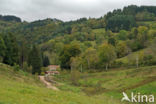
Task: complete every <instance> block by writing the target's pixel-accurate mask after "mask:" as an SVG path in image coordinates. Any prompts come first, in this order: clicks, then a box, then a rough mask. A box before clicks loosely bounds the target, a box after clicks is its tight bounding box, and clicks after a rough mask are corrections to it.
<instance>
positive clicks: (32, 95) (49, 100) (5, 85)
mask: <svg viewBox="0 0 156 104" xmlns="http://www.w3.org/2000/svg"><path fill="white" fill-rule="evenodd" d="M111 102H112V101H109V100H108V99H106V98H104V97H89V96H86V95H85V94H84V93H78V94H76V93H73V92H71V91H53V90H51V89H47V88H46V87H45V86H44V85H43V84H41V83H40V82H39V80H38V79H37V78H36V77H34V76H32V75H29V74H27V73H25V72H22V71H19V72H14V71H13V69H12V68H11V67H10V66H7V65H4V64H0V104H112V103H111ZM119 104H120V103H119Z"/></svg>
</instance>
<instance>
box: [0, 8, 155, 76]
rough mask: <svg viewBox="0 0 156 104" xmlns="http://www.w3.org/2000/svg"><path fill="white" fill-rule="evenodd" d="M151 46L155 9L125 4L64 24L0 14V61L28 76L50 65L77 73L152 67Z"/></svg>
mask: <svg viewBox="0 0 156 104" xmlns="http://www.w3.org/2000/svg"><path fill="white" fill-rule="evenodd" d="M155 48H156V6H136V5H130V6H127V7H124V8H123V9H116V10H114V11H112V12H108V13H107V14H106V15H104V16H102V17H100V18H88V19H87V18H81V19H78V20H75V21H69V22H63V21H61V20H58V19H50V18H48V19H45V20H37V21H34V22H26V21H21V19H20V18H18V17H15V16H2V15H0V62H3V63H5V64H9V65H12V66H15V67H16V69H17V70H18V69H19V68H18V67H21V68H22V69H23V70H25V71H29V72H32V73H33V74H35V73H39V74H41V72H42V71H43V70H44V69H43V68H41V67H42V66H44V67H46V66H48V65H49V64H57V65H61V68H62V69H77V70H80V71H84V70H89V71H93V70H102V69H106V70H108V69H109V68H115V67H139V66H147V65H156V50H155Z"/></svg>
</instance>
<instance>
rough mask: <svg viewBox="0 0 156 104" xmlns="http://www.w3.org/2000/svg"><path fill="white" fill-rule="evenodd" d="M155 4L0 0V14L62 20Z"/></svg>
mask: <svg viewBox="0 0 156 104" xmlns="http://www.w3.org/2000/svg"><path fill="white" fill-rule="evenodd" d="M131 4H135V5H155V6H156V0H0V14H2V15H16V16H18V17H20V18H21V19H22V20H26V21H33V20H38V19H45V18H57V19H60V20H63V21H69V20H75V19H78V18H81V17H87V18H88V17H100V16H103V15H104V14H106V13H107V12H108V11H112V10H113V9H117V8H123V7H124V6H127V5H131Z"/></svg>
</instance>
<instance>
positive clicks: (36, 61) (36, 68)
mask: <svg viewBox="0 0 156 104" xmlns="http://www.w3.org/2000/svg"><path fill="white" fill-rule="evenodd" d="M28 64H29V66H32V74H35V73H38V74H41V67H42V58H41V53H40V50H39V49H38V48H37V47H36V46H33V47H32V50H31V51H30V53H29V59H28Z"/></svg>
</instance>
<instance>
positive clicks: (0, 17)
mask: <svg viewBox="0 0 156 104" xmlns="http://www.w3.org/2000/svg"><path fill="white" fill-rule="evenodd" d="M0 20H3V21H15V22H21V19H20V18H19V17H16V16H11V15H7V16H2V15H0Z"/></svg>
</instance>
